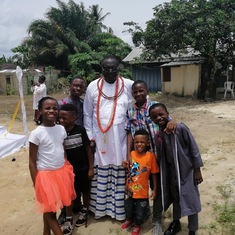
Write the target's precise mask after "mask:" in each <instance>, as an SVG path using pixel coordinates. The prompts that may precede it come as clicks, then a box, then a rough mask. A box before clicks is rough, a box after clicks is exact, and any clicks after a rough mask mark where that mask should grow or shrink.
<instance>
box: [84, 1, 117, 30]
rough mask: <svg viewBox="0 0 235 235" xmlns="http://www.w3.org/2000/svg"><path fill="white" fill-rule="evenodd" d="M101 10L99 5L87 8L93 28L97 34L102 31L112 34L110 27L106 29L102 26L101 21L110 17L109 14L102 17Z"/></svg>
mask: <svg viewBox="0 0 235 235" xmlns="http://www.w3.org/2000/svg"><path fill="white" fill-rule="evenodd" d="M102 11H103V8H99V5H92V6H90V7H89V9H88V12H89V16H90V18H91V20H93V23H94V25H95V27H96V28H97V32H100V33H101V32H102V30H105V31H106V32H109V33H112V32H113V30H112V28H110V27H107V26H106V25H104V24H103V21H104V20H105V18H106V17H107V16H108V15H110V12H108V13H106V14H105V15H103V13H102Z"/></svg>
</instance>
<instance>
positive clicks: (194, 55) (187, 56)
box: [123, 47, 204, 63]
mask: <svg viewBox="0 0 235 235" xmlns="http://www.w3.org/2000/svg"><path fill="white" fill-rule="evenodd" d="M186 51H187V53H186V52H180V51H179V52H178V53H177V54H173V53H172V54H171V55H170V56H162V57H160V58H159V59H156V60H155V61H142V62H144V63H154V62H167V61H188V60H190V61H191V60H195V61H196V60H203V59H204V57H202V56H201V55H200V52H198V51H195V50H194V49H192V48H190V47H189V48H187V49H186ZM142 53H143V48H142V47H135V48H133V49H132V51H131V52H130V53H129V54H128V55H127V56H126V57H125V58H124V59H123V61H124V62H131V61H134V60H136V59H140V58H141V54H142Z"/></svg>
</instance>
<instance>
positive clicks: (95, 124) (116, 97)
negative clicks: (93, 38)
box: [83, 55, 133, 221]
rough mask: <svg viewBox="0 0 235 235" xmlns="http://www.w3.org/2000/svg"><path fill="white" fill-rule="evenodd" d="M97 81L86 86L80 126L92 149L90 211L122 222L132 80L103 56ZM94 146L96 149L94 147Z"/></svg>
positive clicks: (116, 64)
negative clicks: (127, 120) (126, 123)
mask: <svg viewBox="0 0 235 235" xmlns="http://www.w3.org/2000/svg"><path fill="white" fill-rule="evenodd" d="M101 67H102V71H103V72H102V74H103V76H101V77H100V78H98V79H96V80H94V81H92V82H91V83H90V84H89V86H88V87H87V91H86V95H85V99H84V106H83V107H84V127H85V128H86V131H87V134H88V137H89V138H90V140H91V141H92V144H93V147H94V148H95V155H94V165H95V171H94V172H95V176H94V178H93V180H92V183H91V199H90V210H91V211H92V212H93V213H94V214H95V218H97V219H98V218H101V217H103V216H106V215H108V216H111V217H112V218H115V219H116V220H119V221H121V220H124V219H125V210H124V188H125V169H124V168H123V167H122V166H121V163H122V161H123V160H126V155H127V132H126V130H125V118H126V111H127V108H128V106H129V105H130V104H131V102H132V94H131V86H132V83H133V81H131V80H129V79H125V78H122V77H121V76H119V75H118V72H119V60H118V59H117V58H116V57H115V56H113V55H110V56H106V57H105V58H104V59H103V61H102V63H101ZM95 146H96V147H95Z"/></svg>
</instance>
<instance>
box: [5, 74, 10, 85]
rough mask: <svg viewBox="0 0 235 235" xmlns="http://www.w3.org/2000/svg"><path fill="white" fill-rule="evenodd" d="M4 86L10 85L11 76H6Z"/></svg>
mask: <svg viewBox="0 0 235 235" xmlns="http://www.w3.org/2000/svg"><path fill="white" fill-rule="evenodd" d="M6 84H7V85H11V76H10V75H7V76H6Z"/></svg>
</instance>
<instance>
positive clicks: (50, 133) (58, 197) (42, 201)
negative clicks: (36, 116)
mask: <svg viewBox="0 0 235 235" xmlns="http://www.w3.org/2000/svg"><path fill="white" fill-rule="evenodd" d="M38 109H39V111H40V114H41V117H40V120H41V124H40V125H39V126H38V127H37V128H36V129H35V130H33V131H32V132H31V134H30V137H29V170H30V174H31V178H32V181H33V184H34V188H35V199H36V205H37V211H38V212H41V213H43V224H44V228H43V235H50V234H51V230H52V232H53V233H54V235H62V234H63V232H62V231H61V228H60V226H59V223H58V221H57V219H56V212H57V211H58V210H59V209H61V208H62V207H63V206H69V205H70V204H71V202H72V200H74V199H75V198H76V193H75V190H74V174H73V168H72V166H71V165H70V164H69V162H68V161H67V159H66V155H65V151H64V146H63V143H64V139H65V138H66V136H67V134H66V131H65V129H64V127H63V126H61V125H57V124H56V120H57V116H58V103H57V101H56V100H55V99H54V98H52V97H44V98H42V99H41V100H40V101H39V104H38Z"/></svg>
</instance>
